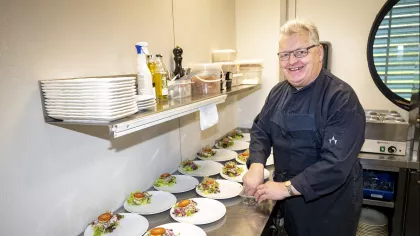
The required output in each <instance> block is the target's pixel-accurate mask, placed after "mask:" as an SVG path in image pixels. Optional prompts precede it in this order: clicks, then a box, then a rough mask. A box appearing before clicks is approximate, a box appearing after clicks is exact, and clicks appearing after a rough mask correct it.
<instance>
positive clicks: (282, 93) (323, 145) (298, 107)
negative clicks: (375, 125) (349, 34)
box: [243, 20, 365, 236]
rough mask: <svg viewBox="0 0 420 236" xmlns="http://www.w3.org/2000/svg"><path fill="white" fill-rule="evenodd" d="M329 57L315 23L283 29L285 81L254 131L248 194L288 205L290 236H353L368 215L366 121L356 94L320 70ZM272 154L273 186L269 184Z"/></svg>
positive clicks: (296, 23)
mask: <svg viewBox="0 0 420 236" xmlns="http://www.w3.org/2000/svg"><path fill="white" fill-rule="evenodd" d="M323 56H324V52H323V47H322V45H320V43H319V36H318V30H317V28H316V27H315V25H314V24H313V23H311V22H308V21H305V20H292V21H289V22H287V23H286V24H285V25H283V26H282V28H281V31H280V42H279V53H278V57H279V61H280V68H281V71H282V73H283V75H284V76H285V78H286V81H284V82H281V83H279V84H277V85H276V86H274V88H273V89H272V90H271V92H270V93H269V95H268V97H267V99H266V102H265V104H264V106H263V108H262V110H261V112H260V114H259V115H258V116H257V117H256V118H255V120H254V123H253V126H252V130H251V145H250V158H249V160H248V162H247V165H248V167H249V171H248V173H247V174H246V175H245V176H244V178H243V181H244V186H245V191H246V193H247V194H248V195H254V196H255V197H256V199H257V200H258V201H259V202H261V201H264V200H267V199H270V200H284V204H283V207H282V213H283V215H284V220H285V221H284V222H285V228H286V231H287V233H288V235H289V236H303V235H304V236H312V235H316V236H319V235H322V236H354V235H356V229H357V224H358V219H359V215H360V211H361V207H362V200H363V196H362V190H363V186H362V184H363V181H362V167H361V165H360V163H359V161H358V158H357V156H358V154H359V151H360V149H361V147H362V145H363V143H364V140H365V139H364V130H365V113H364V111H363V108H362V106H361V104H360V102H359V99H358V98H357V96H356V93H355V92H354V91H353V89H352V88H351V87H350V86H349V85H348V84H347V83H345V82H344V81H342V80H340V79H339V78H337V77H336V76H335V75H333V74H331V73H330V72H328V71H327V70H325V69H323V68H322V60H323ZM344 59H345V58H344ZM342 62H343V63H346V62H345V61H342ZM354 76H357V75H356V74H355V75H354ZM271 147H273V152H274V163H275V172H274V178H273V179H274V181H275V182H272V181H268V182H266V183H265V184H264V181H263V179H264V177H263V175H264V164H265V163H266V160H267V157H268V156H269V155H270V153H271Z"/></svg>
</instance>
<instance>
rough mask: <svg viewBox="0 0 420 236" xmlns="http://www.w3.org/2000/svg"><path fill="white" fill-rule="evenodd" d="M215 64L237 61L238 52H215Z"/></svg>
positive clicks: (225, 50)
mask: <svg viewBox="0 0 420 236" xmlns="http://www.w3.org/2000/svg"><path fill="white" fill-rule="evenodd" d="M212 59H213V62H226V61H235V60H236V51H235V50H233V49H222V50H213V52H212Z"/></svg>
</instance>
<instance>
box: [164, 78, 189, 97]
mask: <svg viewBox="0 0 420 236" xmlns="http://www.w3.org/2000/svg"><path fill="white" fill-rule="evenodd" d="M192 84H193V83H192V82H191V81H189V80H175V81H172V82H168V96H169V98H170V99H181V98H186V97H189V96H191V87H192Z"/></svg>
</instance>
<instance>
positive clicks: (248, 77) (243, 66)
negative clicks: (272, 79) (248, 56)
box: [238, 61, 263, 84]
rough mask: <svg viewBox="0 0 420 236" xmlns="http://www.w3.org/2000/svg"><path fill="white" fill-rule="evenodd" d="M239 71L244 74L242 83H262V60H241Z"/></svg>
mask: <svg viewBox="0 0 420 236" xmlns="http://www.w3.org/2000/svg"><path fill="white" fill-rule="evenodd" d="M238 64H240V69H239V72H240V73H241V74H243V79H242V81H241V84H261V78H262V69H263V66H262V62H261V61H241V62H238Z"/></svg>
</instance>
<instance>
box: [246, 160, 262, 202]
mask: <svg viewBox="0 0 420 236" xmlns="http://www.w3.org/2000/svg"><path fill="white" fill-rule="evenodd" d="M242 180H243V182H244V193H245V194H246V195H248V196H254V194H255V192H256V191H257V187H258V186H259V185H260V184H263V183H264V165H263V164H261V163H253V164H251V166H250V167H249V170H248V172H247V173H246V174H245V175H244V177H243V178H242Z"/></svg>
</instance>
